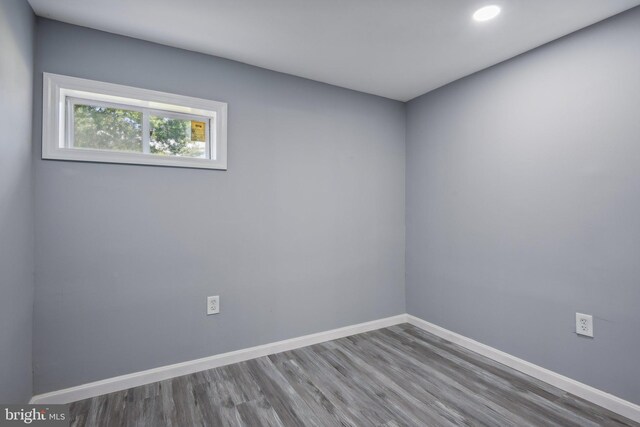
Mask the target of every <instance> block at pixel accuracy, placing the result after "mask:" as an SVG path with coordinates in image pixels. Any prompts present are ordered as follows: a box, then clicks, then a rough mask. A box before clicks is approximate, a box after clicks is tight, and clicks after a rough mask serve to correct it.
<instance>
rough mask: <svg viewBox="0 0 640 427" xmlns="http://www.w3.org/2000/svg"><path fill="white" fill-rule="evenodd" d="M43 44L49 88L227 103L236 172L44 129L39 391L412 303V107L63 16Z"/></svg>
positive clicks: (39, 65)
mask: <svg viewBox="0 0 640 427" xmlns="http://www.w3.org/2000/svg"><path fill="white" fill-rule="evenodd" d="M37 46H38V49H37V55H36V88H35V89H36V91H38V92H37V93H40V92H39V91H40V90H41V82H40V81H38V79H39V78H40V77H41V73H42V72H43V71H45V72H51V73H59V74H66V75H72V76H78V77H83V78H90V79H95V80H102V81H107V82H113V83H119V84H126V85H131V86H137V87H142V88H147V89H154V90H161V91H167V92H173V93H178V94H183V95H190V96H196V97H202V98H208V99H214V100H219V101H225V102H227V103H228V106H229V122H228V131H229V137H228V151H229V155H228V163H229V169H228V171H226V172H223V171H210V170H194V169H179V168H164V167H148V166H130V165H109V164H92V163H78V162H61V161H49V160H41V159H39V155H40V143H41V130H40V126H41V122H40V120H38V121H37V122H36V123H34V144H35V149H36V151H37V153H36V157H37V158H36V160H35V170H36V200H37V206H36V210H37V214H36V242H37V248H36V261H37V271H36V289H37V295H36V304H35V346H34V361H35V362H34V369H35V381H34V383H35V391H36V393H41V392H46V391H50V390H55V389H60V388H63V387H68V386H73V385H77V384H81V383H86V382H89V381H93V380H99V379H103V378H108V377H112V376H115V375H120V374H126V373H130V372H135V371H139V370H143V369H148V368H153V367H156V366H161V365H165V364H170V363H176V362H182V361H186V360H191V359H195V358H200V357H205V356H209V355H213V354H217V353H222V352H226V351H231V350H235V349H240V348H245V347H249V346H254V345H258V344H263V343H268V342H272V341H276V340H281V339H286V338H291V337H295V336H300V335H304V334H308V333H313V332H318V331H323V330H328V329H332V328H336V327H340V326H346V325H350V324H354V323H359V322H363V321H368V320H373V319H379V318H383V317H386V316H390V315H395V314H399V313H403V312H404V310H405V299H404V289H403V288H404V193H405V191H404V163H405V148H404V129H405V125H404V117H405V116H404V104H402V103H399V102H395V101H390V100H387V99H383V98H378V97H375V96H371V95H364V94H361V93H358V92H353V91H349V90H344V89H339V88H336V87H332V86H329V85H324V84H320V83H316V82H312V81H309V80H305V79H300V78H296V77H292V76H288V75H284V74H279V73H275V72H271V71H266V70H263V69H259V68H255V67H250V66H247V65H243V64H240V63H236V62H232V61H228V60H223V59H219V58H214V57H210V56H206V55H202V54H196V53H193V52H188V51H183V50H178V49H174V48H169V47H165V46H161V45H156V44H152V43H147V42H142V41H139V40H135V39H129V38H125V37H120V36H115V35H111V34H108V33H103V32H99V31H95V30H89V29H85V28H81V27H75V26H72V25H66V24H62V23H58V22H55V21H49V20H39V21H38V39H37ZM301 60H304V58H301ZM41 103H42V101H41V98H40V97H36V101H35V111H36V112H35V115H36V116H38V115H39V114H41V108H42V107H41ZM207 295H220V307H221V313H220V314H218V315H214V316H206V315H205V312H206V296H207Z"/></svg>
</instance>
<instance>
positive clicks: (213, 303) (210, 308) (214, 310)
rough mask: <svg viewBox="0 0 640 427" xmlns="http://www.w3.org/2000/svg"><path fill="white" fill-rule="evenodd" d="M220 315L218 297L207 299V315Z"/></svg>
mask: <svg viewBox="0 0 640 427" xmlns="http://www.w3.org/2000/svg"><path fill="white" fill-rule="evenodd" d="M218 313H220V297H219V296H217V295H216V296H215V297H207V315H209V314H218Z"/></svg>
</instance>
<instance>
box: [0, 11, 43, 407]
mask: <svg viewBox="0 0 640 427" xmlns="http://www.w3.org/2000/svg"><path fill="white" fill-rule="evenodd" d="M34 28H35V17H34V15H33V12H32V11H31V8H30V7H29V5H28V4H27V2H26V1H25V0H3V1H1V2H0V55H1V57H0V129H2V132H1V133H0V147H1V148H2V155H1V156H0V402H3V403H23V402H26V401H28V400H29V398H30V397H31V383H32V379H31V330H32V327H31V326H32V320H31V319H32V314H33V281H34V280H33V269H34V266H33V203H32V200H33V186H32V180H31V101H32V89H33V50H34V49H33V44H34Z"/></svg>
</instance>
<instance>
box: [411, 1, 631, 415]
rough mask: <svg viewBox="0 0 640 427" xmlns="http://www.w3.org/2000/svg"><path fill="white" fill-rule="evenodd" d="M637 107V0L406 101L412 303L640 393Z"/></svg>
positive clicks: (594, 380)
mask: <svg viewBox="0 0 640 427" xmlns="http://www.w3.org/2000/svg"><path fill="white" fill-rule="evenodd" d="M639 111H640V8H636V9H634V10H632V11H630V12H627V13H625V14H623V15H619V16H617V17H614V18H612V19H609V20H607V21H604V22H602V23H600V24H597V25H595V26H593V27H590V28H587V29H585V30H583V31H580V32H578V33H574V34H573V35H571V36H569V37H565V38H563V39H560V40H558V41H556V42H554V43H551V44H549V45H546V46H543V47H541V48H539V49H536V50H534V51H531V52H529V53H527V54H524V55H522V56H520V57H517V58H515V59H513V60H510V61H508V62H505V63H502V64H500V65H497V66H495V67H492V68H490V69H487V70H485V71H482V72H480V73H477V74H475V75H472V76H470V77H468V78H465V79H463V80H460V81H458V82H455V83H452V84H450V85H448V86H446V87H443V88H441V89H439V90H436V91H435V92H431V93H429V94H427V95H424V96H422V97H420V98H417V99H415V100H413V101H412V102H410V103H409V104H408V107H407V174H406V182H407V214H406V215H407V254H406V257H407V284H406V285H407V288H406V290H407V292H406V298H407V309H408V312H409V313H410V314H413V315H416V316H419V317H421V318H423V319H425V320H428V321H430V322H433V323H435V324H437V325H440V326H442V327H445V328H448V329H450V330H453V331H455V332H458V333H461V334H463V335H466V336H468V337H471V338H473V339H476V340H478V341H480V342H482V343H485V344H488V345H491V346H493V347H496V348H498V349H500V350H503V351H506V352H508V353H511V354H514V355H516V356H519V357H522V358H524V359H525V360H528V361H530V362H533V363H536V364H538V365H541V366H543V367H546V368H549V369H551V370H554V371H556V372H559V373H561V374H564V375H567V376H569V377H571V378H574V379H576V380H579V381H582V382H585V383H587V384H590V385H592V386H595V387H597V388H600V389H602V390H605V391H608V392H611V393H613V394H616V395H618V396H620V397H622V398H626V399H628V400H631V401H633V402H636V403H640V364H638V360H639V359H640V327H639V326H640V119H639V116H638V112H639ZM576 312H583V313H589V314H593V316H594V319H595V320H594V322H595V338H594V339H588V338H581V337H578V336H577V335H575V334H574V330H575V326H574V325H575V323H574V322H575V320H574V319H575V318H574V316H575V313H576Z"/></svg>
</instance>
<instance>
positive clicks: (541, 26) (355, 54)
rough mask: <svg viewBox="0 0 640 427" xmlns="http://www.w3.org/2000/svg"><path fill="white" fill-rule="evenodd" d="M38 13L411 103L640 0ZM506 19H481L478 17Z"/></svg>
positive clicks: (61, 5) (414, 0)
mask: <svg viewBox="0 0 640 427" xmlns="http://www.w3.org/2000/svg"><path fill="white" fill-rule="evenodd" d="M29 3H30V4H31V6H32V7H33V9H34V10H35V12H36V14H38V15H40V16H44V17H47V18H52V19H56V20H59V21H64V22H69V23H72V24H77V25H82V26H85V27H91V28H96V29H99V30H104V31H109V32H112V33H117V34H123V35H127V36H131V37H136V38H140V39H144V40H150V41H154V42H157V43H162V44H165V45H169V46H175V47H181V48H185V49H189V50H194V51H198V52H204V53H209V54H212V55H217V56H221V57H224V58H230V59H235V60H237V61H241V62H245V63H247V64H252V65H257V66H260V67H264V68H268V69H271V70H276V71H281V72H285V73H289V74H294V75H296V76H301V77H307V78H309V79H313V80H318V81H321V82H326V83H331V84H334V85H337V86H342V87H346V88H350V89H355V90H359V91H362V92H368V93H372V94H376V95H381V96H385V97H388V98H393V99H397V100H401V101H406V100H409V99H411V98H414V97H416V96H418V95H421V94H423V93H425V92H427V91H430V90H432V89H435V88H437V87H439V86H442V85H444V84H446V83H449V82H451V81H453V80H456V79H458V78H460V77H463V76H466V75H468V74H471V73H473V72H475V71H478V70H481V69H483V68H486V67H488V66H491V65H493V64H496V63H498V62H500V61H503V60H505V59H508V58H511V57H513V56H515V55H517V54H519V53H522V52H525V51H527V50H529V49H532V48H534V47H536V46H539V45H541V44H544V43H546V42H549V41H551V40H554V39H556V38H558V37H561V36H563V35H565V34H568V33H571V32H573V31H575V30H577V29H580V28H583V27H585V26H587V25H590V24H593V23H595V22H597V21H600V20H602V19H604V18H607V17H609V16H612V15H614V14H616V13H619V12H621V11H624V10H626V9H629V8H631V7H633V6H636V5H639V4H640V0H495V1H493V0H315V1H311V0H107V1H105V0H64V1H62V0H29ZM487 4H497V5H499V6H500V7H502V13H501V14H500V15H499V16H498V17H497V18H495V19H494V20H492V21H487V22H481V23H480V22H475V21H473V20H472V19H471V15H472V14H473V12H474V11H475V10H476V9H477V8H479V7H481V6H484V5H487Z"/></svg>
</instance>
